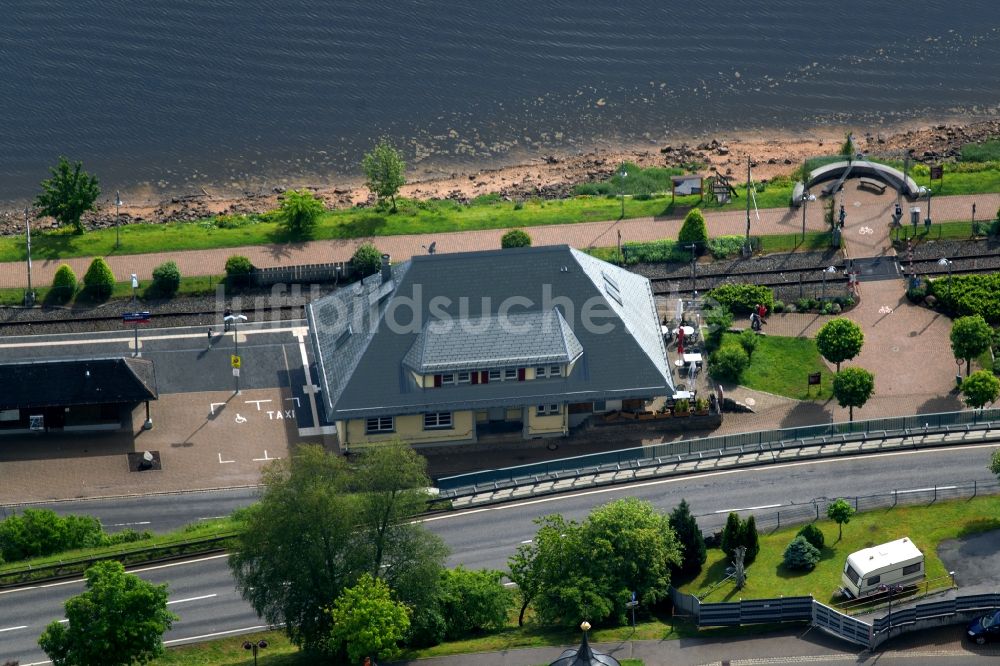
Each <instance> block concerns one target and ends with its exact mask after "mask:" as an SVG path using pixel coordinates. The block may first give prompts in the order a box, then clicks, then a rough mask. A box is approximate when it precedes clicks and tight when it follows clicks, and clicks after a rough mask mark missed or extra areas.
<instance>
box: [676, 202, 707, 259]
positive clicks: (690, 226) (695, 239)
mask: <svg viewBox="0 0 1000 666" xmlns="http://www.w3.org/2000/svg"><path fill="white" fill-rule="evenodd" d="M677 242H678V243H680V244H681V245H684V246H687V245H691V244H692V243H694V244H695V245H697V246H698V247H697V248H696V250H695V251H696V252H698V253H701V252H704V250H705V245H706V243H708V225H706V224H705V216H704V215H702V213H701V209H700V208H692V209H691V210H690V211H688V214H687V215H685V216H684V224H682V225H681V230H680V233H678V235H677Z"/></svg>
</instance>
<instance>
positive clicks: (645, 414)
mask: <svg viewBox="0 0 1000 666" xmlns="http://www.w3.org/2000/svg"><path fill="white" fill-rule="evenodd" d="M655 416H656V414H654V413H653V412H650V411H648V410H644V411H641V412H639V420H640V421H650V420H652V419H653V418H654V417H655Z"/></svg>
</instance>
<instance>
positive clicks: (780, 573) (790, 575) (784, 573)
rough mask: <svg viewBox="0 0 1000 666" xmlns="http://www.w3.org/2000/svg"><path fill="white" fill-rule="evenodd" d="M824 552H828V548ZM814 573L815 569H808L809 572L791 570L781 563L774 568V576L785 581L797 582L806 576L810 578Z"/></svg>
mask: <svg viewBox="0 0 1000 666" xmlns="http://www.w3.org/2000/svg"><path fill="white" fill-rule="evenodd" d="M823 550H827V548H826V547H825V546H824V547H823ZM813 571H815V569H808V570H807V569H789V568H788V567H786V566H785V565H784V563H780V564H778V566H776V567H774V574H775V575H776V576H777V577H778V578H782V579H785V580H795V579H796V578H802V577H804V576H808V575H809V574H811V573H812V572H813Z"/></svg>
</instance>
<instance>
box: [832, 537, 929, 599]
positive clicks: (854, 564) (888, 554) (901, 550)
mask: <svg viewBox="0 0 1000 666" xmlns="http://www.w3.org/2000/svg"><path fill="white" fill-rule="evenodd" d="M923 577H924V554H923V553H921V552H920V549H919V548H917V547H916V546H915V545H914V544H913V542H912V541H910V540H909V538H907V537H903V538H902V539H896V540H895V541H890V542H888V543H883V544H880V545H878V546H872V547H871V548H865V549H864V550H859V551H857V552H856V553H851V554H850V555H848V557H847V562H846V563H845V564H844V573H843V574H842V575H841V577H840V578H841V580H842V581H843V583H844V589H845V590H846V591H847V592H848V593H849V594H850V595H851V596H853V597H863V596H865V595H866V594H872V593H873V592H878V591H879V590H880V588H881V589H884V588H882V587H881V586H883V585H885V586H893V585H909V584H911V583H914V582H916V581H918V580H920V579H921V578H923Z"/></svg>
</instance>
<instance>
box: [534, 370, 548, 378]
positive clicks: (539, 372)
mask: <svg viewBox="0 0 1000 666" xmlns="http://www.w3.org/2000/svg"><path fill="white" fill-rule="evenodd" d="M547 370H548V369H547V368H535V379H538V378H539V377H544V376H545V375H546V374H547Z"/></svg>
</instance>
